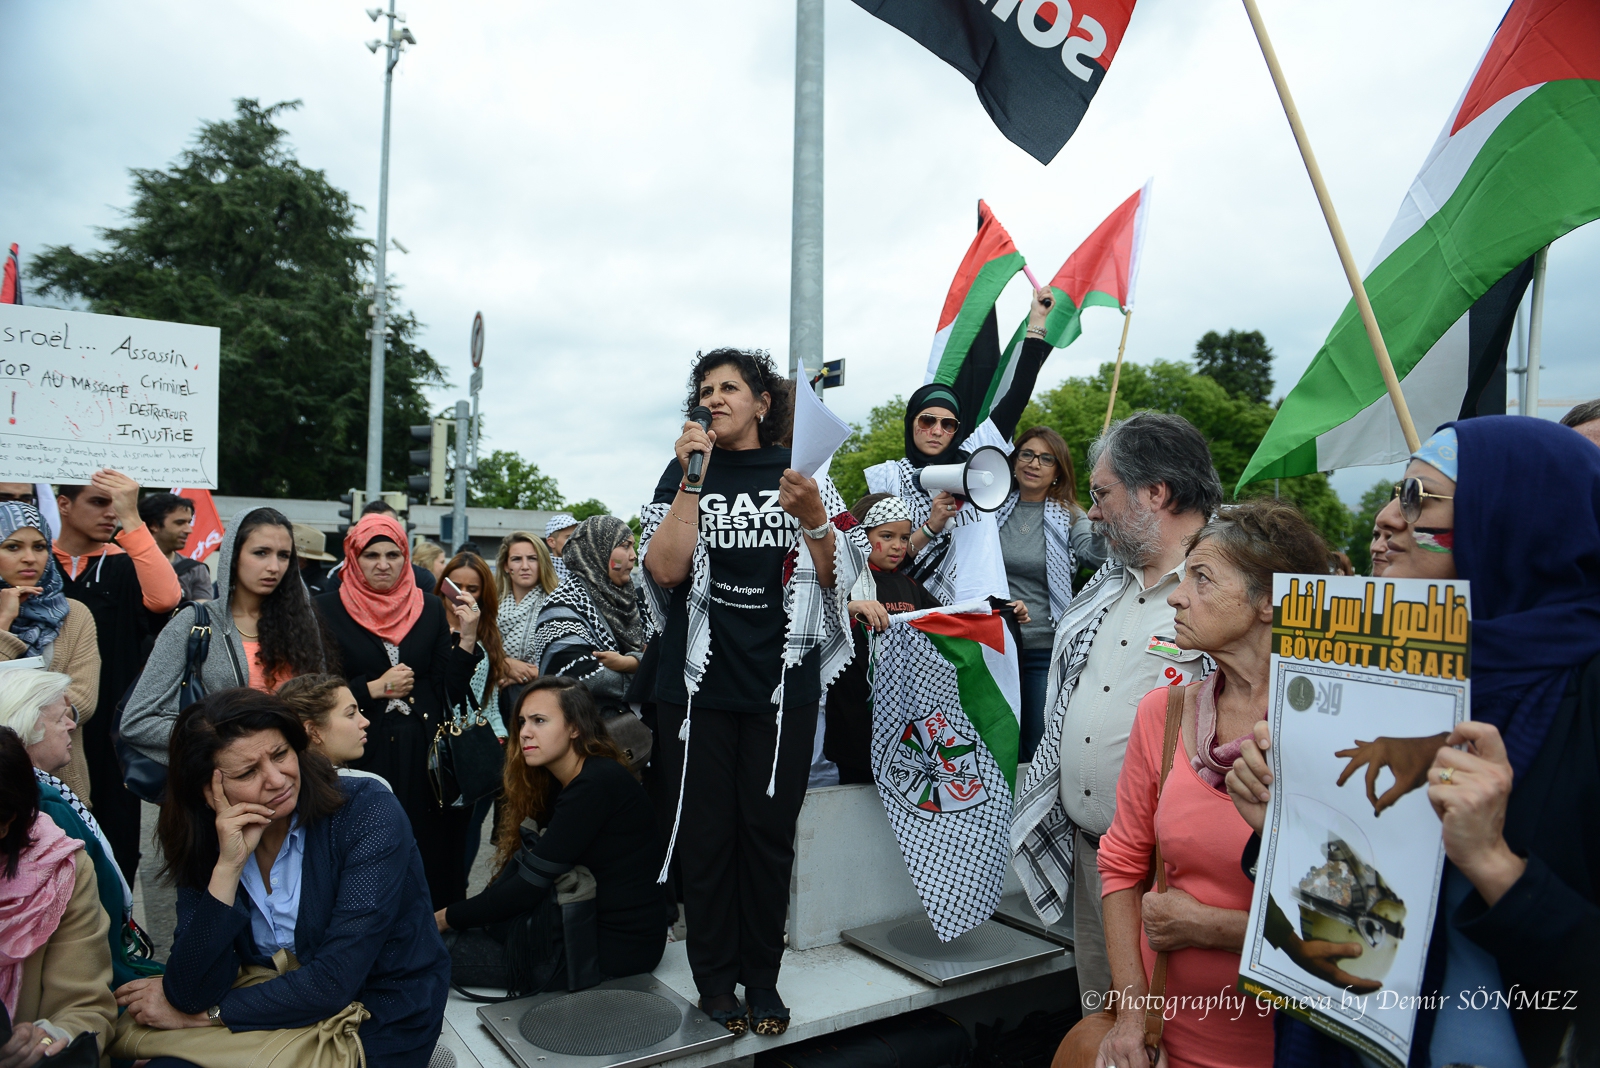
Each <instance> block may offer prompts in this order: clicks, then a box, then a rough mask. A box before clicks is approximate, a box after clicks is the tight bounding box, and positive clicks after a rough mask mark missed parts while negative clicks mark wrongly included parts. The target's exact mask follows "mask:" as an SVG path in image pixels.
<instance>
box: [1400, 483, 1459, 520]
mask: <svg viewBox="0 0 1600 1068" xmlns="http://www.w3.org/2000/svg"><path fill="white" fill-rule="evenodd" d="M1389 499H1390V500H1391V501H1393V500H1398V501H1399V502H1400V515H1401V516H1402V517H1404V519H1405V521H1406V522H1407V523H1415V522H1416V521H1417V520H1418V519H1419V518H1421V516H1422V502H1423V501H1425V500H1434V501H1453V500H1455V497H1453V496H1451V497H1447V496H1445V495H1444V494H1442V493H1428V492H1426V491H1424V490H1423V488H1422V479H1420V478H1407V479H1403V480H1402V481H1400V482H1396V483H1395V484H1394V490H1393V492H1391V493H1390V494H1389Z"/></svg>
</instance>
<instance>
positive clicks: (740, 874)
mask: <svg viewBox="0 0 1600 1068" xmlns="http://www.w3.org/2000/svg"><path fill="white" fill-rule="evenodd" d="M792 389H793V386H792V384H791V383H790V382H789V381H788V380H787V379H785V378H783V377H782V376H781V375H779V374H778V372H777V370H776V369H775V368H774V367H773V366H772V357H771V356H769V355H768V354H767V353H765V352H746V351H741V350H738V349H717V350H715V351H712V352H708V353H705V354H703V355H700V356H698V358H697V359H696V361H695V365H694V369H693V371H692V372H691V375H690V379H689V396H688V398H687V403H686V404H685V409H686V414H692V413H693V411H694V409H695V408H697V407H702V406H703V407H705V408H707V409H708V410H709V411H710V412H711V429H710V430H709V431H708V430H704V429H702V428H701V427H700V425H699V424H698V423H695V422H693V421H689V422H685V423H684V425H683V433H682V436H680V437H679V438H678V441H677V444H676V445H675V447H674V452H675V453H676V455H675V456H674V458H673V459H672V461H671V462H670V463H668V465H667V468H666V470H665V471H664V472H663V473H662V476H661V481H660V482H658V483H657V484H656V492H655V496H654V498H653V499H652V501H651V503H650V504H648V505H646V506H645V507H644V508H642V509H641V510H640V519H641V520H642V521H643V523H644V529H643V534H642V537H641V539H640V540H641V543H642V548H641V550H640V562H641V563H642V564H643V565H644V588H645V591H646V594H647V595H648V596H649V598H650V608H651V614H652V616H653V617H654V619H653V625H654V627H655V629H656V630H657V632H658V633H657V634H656V636H655V637H654V638H653V639H652V644H653V646H654V647H655V648H657V649H659V650H660V652H659V654H658V655H659V656H660V658H661V659H660V664H661V669H660V671H659V672H658V673H657V675H656V679H655V699H656V715H657V724H658V725H659V733H658V734H657V735H656V737H657V740H658V741H659V742H660V743H661V745H662V748H663V749H664V750H665V759H664V760H663V761H662V762H661V764H662V765H664V766H663V767H662V768H661V770H662V773H663V774H662V779H663V788H664V789H665V790H668V791H670V792H671V793H673V794H676V795H677V802H676V812H675V819H674V824H675V826H674V828H673V831H672V837H671V838H670V839H669V842H668V847H667V850H666V853H667V858H668V861H669V862H670V860H671V857H672V853H673V848H674V845H675V846H676V849H677V853H678V864H679V870H680V872H681V874H682V876H683V903H684V909H685V919H686V921H687V923H688V927H689V943H688V949H689V966H690V969H691V970H692V971H693V973H694V979H695V985H696V986H697V987H698V988H699V990H700V1003H701V1006H702V1007H703V1008H704V1009H705V1010H706V1012H707V1013H709V1014H710V1015H711V1017H712V1019H714V1020H716V1021H717V1022H718V1023H721V1024H723V1025H724V1026H725V1027H727V1028H728V1029H729V1030H731V1031H734V1032H735V1033H743V1032H744V1031H745V1030H746V1029H747V1028H749V1029H753V1030H755V1031H756V1032H757V1033H758V1034H768V1035H774V1034H781V1033H782V1032H783V1031H784V1030H785V1029H787V1027H788V1026H789V1009H788V1008H787V1007H786V1006H785V1005H784V1003H783V999H782V998H780V997H779V996H778V989H777V986H778V967H779V964H780V962H781V960H782V957H783V927H784V917H785V916H786V914H787V913H788V905H789V875H790V870H791V868H792V867H793V864H794V830H795V821H796V820H797V819H798V818H799V815H800V804H801V802H802V801H803V800H805V791H806V780H807V777H808V774H809V772H810V766H811V752H812V742H813V740H814V738H815V736H816V729H817V704H818V702H819V701H820V699H821V697H822V689H823V687H824V686H826V685H828V683H830V682H832V681H833V679H834V678H835V677H837V676H838V674H839V672H840V671H842V670H843V669H844V666H845V664H846V662H848V661H849V659H850V653H851V645H850V635H849V621H848V619H847V617H846V603H847V596H846V595H847V593H848V591H849V590H850V589H851V588H852V587H853V586H854V585H855V582H856V578H857V577H858V576H859V575H860V573H861V569H862V568H863V567H864V566H866V558H867V551H866V536H865V534H864V533H863V532H860V531H858V530H853V529H850V528H852V527H855V526H857V524H856V522H855V517H854V516H851V515H850V514H849V513H848V512H846V510H845V506H844V501H843V500H842V499H841V498H840V497H839V493H838V491H837V490H835V489H834V488H833V483H832V482H831V481H829V479H828V477H827V476H826V475H819V476H818V477H817V478H816V479H811V478H808V477H806V476H805V475H803V474H801V473H800V472H799V471H796V470H793V469H792V468H790V466H789V463H790V454H789V449H788V447H787V446H785V445H782V444H780V442H782V441H784V440H786V439H787V438H788V434H789V430H790V424H791V421H792V413H793V410H794V409H793V407H792V396H793V394H792ZM702 464H703V465H704V466H703V468H702V466H701V465H702ZM691 469H693V473H694V474H695V475H696V478H697V480H696V481H690V479H689V475H690V473H691ZM570 551H571V548H570V545H569V547H568V549H567V552H570ZM607 551H609V550H607ZM563 555H564V554H563ZM679 664H681V665H683V667H682V669H681V670H680V669H679V668H678V667H677V665H679ZM674 777H676V780H677V781H670V780H672V779H673V778H674ZM680 828H681V830H682V832H683V833H682V835H681V837H680V835H679V829H680ZM666 874H667V873H666V871H665V870H663V871H662V873H661V878H662V880H663V881H665V878H666ZM739 984H743V985H744V988H745V997H746V999H747V1000H748V1003H749V1007H748V1022H746V1011H745V1009H744V1008H743V1007H741V1006H740V1004H739V1000H738V998H737V997H736V996H735V995H734V988H735V986H737V985H739Z"/></svg>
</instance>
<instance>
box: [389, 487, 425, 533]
mask: <svg viewBox="0 0 1600 1068" xmlns="http://www.w3.org/2000/svg"><path fill="white" fill-rule="evenodd" d="M383 500H384V503H385V504H387V505H388V506H389V507H390V508H393V509H394V514H395V515H397V516H399V517H400V524H401V525H402V526H404V527H405V528H406V533H407V534H410V533H411V532H412V531H414V530H416V529H417V525H416V524H415V523H413V522H411V498H409V497H407V496H406V495H405V494H404V493H402V492H400V491H399V490H384V491H383Z"/></svg>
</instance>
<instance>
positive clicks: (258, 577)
mask: <svg viewBox="0 0 1600 1068" xmlns="http://www.w3.org/2000/svg"><path fill="white" fill-rule="evenodd" d="M204 610H205V612H206V617H207V625H208V626H209V627H210V628H211V644H210V646H209V647H208V648H207V651H206V657H205V662H204V663H203V664H202V665H201V667H200V682H201V684H202V685H203V686H204V688H205V691H206V692H207V693H215V692H216V691H218V690H226V689H229V688H231V687H234V686H249V687H251V688H253V689H257V690H268V691H270V690H274V689H276V688H277V687H278V686H279V684H281V683H282V682H284V681H285V680H286V679H290V678H293V677H294V676H296V675H304V674H306V673H308V672H321V671H327V670H329V669H330V668H331V667H333V666H334V664H333V654H334V646H333V642H332V640H331V638H330V637H329V635H328V634H327V632H326V631H325V630H324V629H323V626H322V618H321V616H319V615H318V614H317V611H316V609H314V608H313V607H312V606H311V593H310V591H309V590H307V589H306V584H305V582H303V581H302V580H301V578H300V557H299V554H298V553H297V552H296V550H295V545H294V525H293V524H292V523H290V522H289V519H288V517H287V516H285V515H284V514H283V513H282V512H280V511H278V510H277V509H275V508H246V509H244V510H242V511H240V512H239V513H238V514H237V515H235V516H234V517H233V520H232V521H231V522H230V523H229V524H228V526H227V529H226V530H225V531H224V532H223V535H222V547H221V549H220V550H219V552H218V555H217V599H216V600H214V601H210V602H207V604H206V605H205V609H204ZM198 622H199V610H198V609H197V608H196V607H195V606H193V605H190V606H188V607H185V608H181V609H179V610H178V612H177V614H175V615H174V616H173V617H172V619H171V620H169V621H168V623H167V625H166V626H165V627H163V628H162V630H161V633H160V634H159V635H158V636H157V637H156V644H155V648H154V649H153V650H151V652H150V659H149V660H147V661H146V662H145V668H144V673H143V674H142V675H140V676H139V682H138V684H137V685H136V686H134V688H133V695H132V696H131V697H129V698H128V704H127V707H126V708H124V709H123V713H122V725H121V727H122V736H123V738H124V739H125V740H126V741H127V742H128V744H129V745H131V746H133V747H134V748H135V749H137V750H138V751H139V752H141V753H143V754H144V755H145V756H148V757H149V758H150V759H151V760H154V761H156V762H158V763H161V764H165V763H166V762H167V740H168V738H169V737H170V736H171V734H172V725H173V724H174V723H176V722H177V720H178V713H179V712H180V711H181V710H182V707H183V706H184V705H185V704H187V703H188V701H190V700H192V698H191V697H189V696H188V695H187V694H186V693H185V692H184V691H183V677H184V674H185V672H186V671H187V670H188V666H189V637H190V632H191V631H192V630H193V629H194V627H195V626H196V625H197V624H198Z"/></svg>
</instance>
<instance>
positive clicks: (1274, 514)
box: [1099, 500, 1328, 1068]
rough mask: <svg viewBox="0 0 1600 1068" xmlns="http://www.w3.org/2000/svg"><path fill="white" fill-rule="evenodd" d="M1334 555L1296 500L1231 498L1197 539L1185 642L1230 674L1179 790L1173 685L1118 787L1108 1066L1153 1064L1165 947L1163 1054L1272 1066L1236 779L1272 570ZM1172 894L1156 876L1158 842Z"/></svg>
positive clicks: (1190, 707)
mask: <svg viewBox="0 0 1600 1068" xmlns="http://www.w3.org/2000/svg"><path fill="white" fill-rule="evenodd" d="M1327 567H1328V549H1327V546H1326V544H1325V543H1324V542H1323V540H1322V538H1321V536H1320V535H1318V534H1317V532H1316V530H1314V529H1313V528H1312V527H1311V525H1310V524H1309V523H1307V522H1306V520H1305V517H1303V516H1302V515H1301V514H1300V512H1299V511H1298V510H1297V509H1296V508H1294V507H1293V506H1292V505H1289V504H1285V503H1279V502H1276V501H1270V500H1258V501H1249V502H1246V503H1244V504H1240V505H1236V506H1234V507H1231V508H1226V509H1224V510H1223V512H1222V513H1221V514H1220V515H1219V516H1218V517H1217V518H1216V519H1213V520H1212V521H1211V522H1210V523H1207V524H1206V525H1205V526H1204V527H1203V528H1201V529H1200V530H1199V531H1197V532H1196V533H1195V534H1194V536H1193V537H1191V538H1190V540H1189V547H1188V556H1187V558H1186V561H1185V569H1184V576H1183V582H1182V584H1181V585H1180V586H1179V587H1178V588H1177V590H1175V591H1174V592H1173V594H1172V596H1170V597H1169V598H1168V599H1167V600H1168V603H1170V604H1171V605H1172V606H1173V607H1174V608H1176V609H1177V618H1176V623H1177V638H1178V645H1179V646H1180V647H1181V648H1184V649H1202V650H1204V651H1205V652H1206V653H1208V654H1209V655H1210V656H1211V658H1212V659H1213V660H1214V661H1215V662H1216V665H1217V669H1216V670H1215V671H1214V672H1212V673H1211V674H1210V675H1208V676H1207V677H1206V678H1205V679H1203V680H1202V681H1200V682H1198V683H1195V684H1194V685H1192V686H1190V687H1188V688H1187V690H1186V691H1185V693H1184V701H1183V720H1182V729H1181V731H1180V733H1179V736H1178V746H1177V751H1176V754H1175V756H1174V759H1173V763H1172V771H1171V772H1170V773H1169V774H1168V776H1167V780H1166V784H1165V788H1163V786H1162V784H1161V782H1160V778H1161V764H1162V742H1163V740H1164V736H1165V731H1166V718H1167V690H1166V688H1165V687H1163V688H1161V689H1158V690H1154V691H1152V692H1151V693H1149V694H1147V695H1146V696H1145V697H1144V699H1143V700H1141V701H1140V702H1139V709H1138V713H1137V715H1136V717H1135V719H1134V725H1133V733H1132V736H1131V737H1130V738H1129V739H1128V752H1127V757H1126V758H1125V760H1124V762H1123V765H1122V775H1121V777H1120V778H1119V779H1118V781H1117V814H1116V817H1115V818H1114V819H1113V821H1112V823H1111V830H1110V831H1109V832H1107V834H1106V836H1105V837H1104V838H1103V839H1102V840H1101V843H1100V880H1101V893H1102V895H1103V898H1102V901H1103V907H1104V911H1105V930H1106V950H1107V955H1108V956H1109V957H1110V962H1111V975H1112V987H1113V990H1114V994H1113V997H1114V998H1115V999H1116V1001H1115V1003H1114V1006H1113V1007H1115V1008H1116V1009H1117V1010H1118V1011H1117V1022H1116V1024H1115V1026H1114V1027H1113V1028H1112V1029H1111V1031H1110V1033H1109V1034H1108V1035H1107V1036H1106V1038H1105V1040H1104V1041H1103V1042H1102V1043H1101V1046H1100V1058H1099V1064H1100V1065H1101V1066H1103V1068H1111V1066H1118V1068H1145V1066H1146V1065H1148V1064H1149V1060H1148V1059H1147V1054H1146V1053H1145V1049H1144V1012H1143V1011H1142V1009H1143V999H1144V997H1145V995H1146V994H1148V993H1149V989H1150V974H1151V970H1152V969H1153V967H1154V965H1155V960H1156V953H1157V952H1158V951H1164V952H1166V953H1167V954H1168V958H1167V985H1166V993H1165V1001H1164V1002H1163V1006H1164V1010H1163V1016H1164V1019H1165V1021H1166V1022H1165V1027H1164V1029H1163V1031H1162V1035H1161V1052H1162V1054H1163V1055H1164V1063H1166V1064H1168V1065H1171V1066H1173V1068H1179V1066H1188V1065H1193V1066H1200V1068H1211V1066H1215V1068H1241V1066H1252V1065H1259V1066H1262V1068H1265V1066H1267V1065H1270V1064H1271V1063H1272V1017H1271V1014H1270V1012H1269V1011H1265V1010H1263V1009H1261V1008H1259V1007H1258V1006H1257V1005H1256V1003H1255V1001H1254V999H1253V998H1251V997H1249V996H1248V995H1246V994H1241V993H1239V992H1238V990H1237V989H1236V984H1237V982H1238V978H1239V953H1240V951H1241V949H1242V948H1243V945H1244V931H1245V920H1246V917H1247V914H1248V911H1249V908H1250V891H1251V886H1250V882H1249V880H1247V879H1246V878H1245V876H1244V873H1243V871H1241V870H1240V867H1239V856H1240V854H1241V853H1242V852H1243V850H1244V846H1245V842H1246V841H1247V840H1248V839H1249V837H1250V828H1249V826H1247V825H1246V824H1245V822H1244V820H1243V819H1241V818H1240V817H1239V814H1238V812H1237V811H1236V810H1235V809H1234V807H1233V802H1232V801H1231V800H1230V799H1229V797H1228V792H1227V788H1226V787H1225V786H1224V779H1225V777H1226V775H1227V771H1228V769H1229V768H1230V767H1232V766H1233V761H1234V760H1235V758H1237V757H1238V755H1239V748H1240V742H1241V741H1242V740H1243V739H1245V738H1248V737H1250V736H1251V731H1252V730H1253V728H1254V725H1255V723H1256V722H1257V721H1258V720H1262V719H1265V718H1266V715H1267V674H1268V663H1269V659H1270V655H1271V646H1272V596H1271V595H1272V575H1273V573H1274V572H1277V571H1285V572H1325V571H1327ZM1158 837H1159V839H1160V842H1161V857H1162V862H1163V864H1164V866H1165V868H1166V878H1167V890H1166V892H1165V893H1161V894H1158V893H1153V892H1146V891H1149V890H1153V889H1154V888H1153V887H1150V886H1148V885H1147V883H1146V880H1147V878H1148V875H1149V871H1150V862H1151V858H1152V856H1153V854H1154V852H1155V847H1156V840H1157V838H1158Z"/></svg>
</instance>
